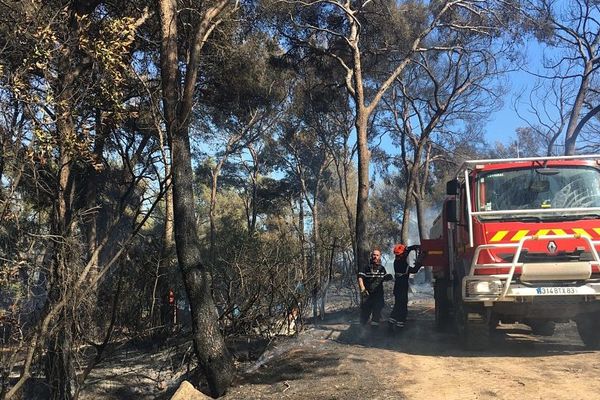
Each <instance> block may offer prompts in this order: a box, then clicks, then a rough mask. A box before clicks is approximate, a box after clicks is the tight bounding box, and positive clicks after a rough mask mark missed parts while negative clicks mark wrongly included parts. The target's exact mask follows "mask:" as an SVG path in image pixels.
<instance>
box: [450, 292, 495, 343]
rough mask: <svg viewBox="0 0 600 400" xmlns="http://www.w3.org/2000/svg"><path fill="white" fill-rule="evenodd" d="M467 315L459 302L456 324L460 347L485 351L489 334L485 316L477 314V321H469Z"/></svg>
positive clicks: (489, 339) (488, 341)
mask: <svg viewBox="0 0 600 400" xmlns="http://www.w3.org/2000/svg"><path fill="white" fill-rule="evenodd" d="M469 313H471V312H469ZM467 314H468V312H467V311H466V308H465V306H464V304H462V302H461V304H459V305H458V307H457V310H456V324H457V331H458V335H459V338H460V341H461V344H462V346H463V347H464V348H465V349H466V350H485V349H487V348H489V347H490V342H491V332H490V324H489V321H488V318H487V316H485V315H483V314H479V316H480V318H479V319H469V318H467ZM471 314H472V313H471Z"/></svg>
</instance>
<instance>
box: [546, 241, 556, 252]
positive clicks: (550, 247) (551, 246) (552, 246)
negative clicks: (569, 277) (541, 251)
mask: <svg viewBox="0 0 600 400" xmlns="http://www.w3.org/2000/svg"><path fill="white" fill-rule="evenodd" d="M556 249H557V246H556V243H554V241H549V242H548V251H549V252H550V254H554V253H556Z"/></svg>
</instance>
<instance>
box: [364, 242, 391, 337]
mask: <svg viewBox="0 0 600 400" xmlns="http://www.w3.org/2000/svg"><path fill="white" fill-rule="evenodd" d="M392 279H393V277H392V275H390V274H388V273H386V270H385V267H384V266H383V265H381V250H379V249H378V248H375V249H373V251H372V252H371V257H370V261H369V265H367V266H364V267H363V268H361V269H360V271H359V272H358V287H359V289H360V298H361V304H360V323H361V325H366V324H367V322H369V318H371V326H378V325H379V321H380V320H381V310H382V309H383V306H384V305H385V303H384V300H383V282H384V281H388V280H392Z"/></svg>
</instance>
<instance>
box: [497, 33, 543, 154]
mask: <svg viewBox="0 0 600 400" xmlns="http://www.w3.org/2000/svg"><path fill="white" fill-rule="evenodd" d="M544 51H545V50H544V48H543V47H542V46H540V45H539V44H538V43H536V42H535V41H534V40H533V39H531V40H530V41H529V42H528V43H527V44H526V46H525V50H524V53H525V54H524V56H525V59H524V66H523V69H521V70H518V71H514V72H510V73H509V74H508V83H509V84H510V89H509V91H508V93H507V94H506V96H505V97H504V105H503V107H502V108H501V109H500V110H499V111H497V112H495V113H494V114H492V116H491V118H490V121H489V122H488V123H487V126H486V129H485V135H486V140H487V142H488V143H490V144H494V143H495V142H501V143H503V144H508V143H509V142H511V141H513V140H515V138H516V135H515V130H516V129H517V128H519V127H523V126H526V124H525V122H524V121H522V120H521V119H520V118H519V117H518V116H517V114H516V112H515V110H514V105H513V103H514V98H515V96H516V95H517V94H518V93H520V92H522V91H525V93H528V91H529V90H531V87H532V83H534V82H535V80H536V79H537V78H536V77H535V76H533V75H531V74H530V73H528V72H527V71H530V72H535V73H543V69H542V57H543V54H544ZM546 51H547V50H546ZM520 107H521V110H520V111H521V114H522V115H526V114H527V113H526V110H525V106H524V105H521V106H520Z"/></svg>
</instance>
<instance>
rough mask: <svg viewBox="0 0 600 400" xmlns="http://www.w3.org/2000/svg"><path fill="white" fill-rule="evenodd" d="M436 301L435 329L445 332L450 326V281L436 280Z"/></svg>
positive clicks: (434, 288)
mask: <svg viewBox="0 0 600 400" xmlns="http://www.w3.org/2000/svg"><path fill="white" fill-rule="evenodd" d="M433 298H434V300H435V329H437V330H438V331H445V330H447V329H448V327H449V326H450V301H448V281H447V280H446V279H436V280H435V283H434V284H433Z"/></svg>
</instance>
